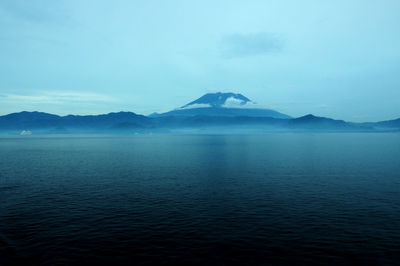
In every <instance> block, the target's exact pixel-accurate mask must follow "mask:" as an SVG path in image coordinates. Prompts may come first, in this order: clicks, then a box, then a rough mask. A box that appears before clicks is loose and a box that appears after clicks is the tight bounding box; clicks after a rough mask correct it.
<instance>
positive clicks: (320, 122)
mask: <svg viewBox="0 0 400 266" xmlns="http://www.w3.org/2000/svg"><path fill="white" fill-rule="evenodd" d="M288 125H289V127H291V128H302V129H351V128H359V127H358V126H357V125H353V124H351V123H347V122H345V121H343V120H334V119H331V118H326V117H318V116H314V115H312V114H309V115H305V116H302V117H299V118H295V119H291V120H290V121H289V123H288ZM365 129H366V127H365Z"/></svg>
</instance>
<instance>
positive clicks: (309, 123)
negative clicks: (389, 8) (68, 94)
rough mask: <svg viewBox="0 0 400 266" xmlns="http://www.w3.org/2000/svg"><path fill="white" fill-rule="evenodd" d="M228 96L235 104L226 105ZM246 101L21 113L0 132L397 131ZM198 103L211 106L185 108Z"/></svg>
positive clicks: (384, 124) (385, 124)
mask: <svg viewBox="0 0 400 266" xmlns="http://www.w3.org/2000/svg"><path fill="white" fill-rule="evenodd" d="M229 99H230V101H232V102H235V103H236V104H237V105H238V107H237V108H233V107H226V102H227V101H228V100H229ZM249 103H253V102H252V101H251V100H250V99H249V98H247V97H245V96H243V95H242V94H240V93H208V94H205V95H203V96H202V97H200V98H198V99H196V100H194V101H192V102H190V103H188V104H186V105H184V106H183V107H181V108H178V109H175V110H172V111H169V112H166V113H162V114H152V115H149V116H144V115H140V114H136V113H134V112H126V111H125V112H123V111H120V112H111V113H108V114H99V115H65V116H60V115H55V114H50V113H45V112H38V111H34V112H28V111H22V112H18V113H11V114H7V115H3V116H0V131H1V132H12V134H15V133H18V131H20V132H21V131H24V130H25V131H26V130H29V131H30V130H35V131H37V132H42V133H70V132H91V133H93V132H96V133H98V132H117V131H122V132H132V131H133V132H165V131H169V130H179V129H184V128H193V129H204V128H219V129H218V130H217V131H219V130H220V129H230V128H238V127H239V128H241V129H254V128H257V129H265V130H284V131H298V130H303V131H304V130H312V131H369V132H370V131H396V132H397V131H400V118H399V119H394V120H387V121H380V122H367V123H353V122H346V121H343V120H335V119H332V118H327V117H319V116H315V115H312V114H308V115H304V116H301V117H297V118H292V117H290V116H288V115H285V114H282V113H279V112H277V111H275V110H271V109H264V108H243V106H246V105H247V104H249ZM201 104H208V105H209V106H210V107H204V106H202V107H195V108H186V107H188V106H193V105H195V106H196V105H201ZM185 106H186V107H185Z"/></svg>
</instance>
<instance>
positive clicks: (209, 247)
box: [0, 133, 400, 265]
mask: <svg viewBox="0 0 400 266" xmlns="http://www.w3.org/2000/svg"><path fill="white" fill-rule="evenodd" d="M19 263H23V264H25V265H89V264H110V265H119V264H122V265H232V264H234V263H236V264H237V263H238V264H242V265H265V264H268V265H285V264H289V265H313V264H326V265H339V264H340V265H343V264H347V265H356V264H361V265H395V264H399V263H400V134H395V133H380V134H376V133H343V134H334V133H325V134H313V133H307V134H302V133H298V134H289V133H287V134H285V133H281V134H265V135H253V136H247V135H235V136H233V135H230V136H228V135H199V136H194V135H132V136H127V135H125V136H94V135H93V136H88V135H86V136H85V135H83V136H77V135H75V136H73V135H71V136H67V135H65V136H61V135H58V136H57V135H55V136H34V135H32V136H15V137H12V136H2V137H0V265H9V264H10V265H16V264H19Z"/></svg>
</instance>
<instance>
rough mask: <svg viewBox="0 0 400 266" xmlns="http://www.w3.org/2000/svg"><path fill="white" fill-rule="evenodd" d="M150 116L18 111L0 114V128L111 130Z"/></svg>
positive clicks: (142, 121) (142, 123)
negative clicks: (59, 114) (63, 114)
mask: <svg viewBox="0 0 400 266" xmlns="http://www.w3.org/2000/svg"><path fill="white" fill-rule="evenodd" d="M150 120H151V119H150V118H148V117H146V116H143V115H137V114H135V113H132V112H119V113H109V114H102V115H68V116H58V115H53V114H48V113H42V112H26V111H24V112H20V113H13V114H9V115H5V116H0V130H26V129H42V130H45V129H48V130H52V132H54V131H65V130H66V129H81V130H82V129H83V130H84V129H86V130H88V129H91V130H94V129H102V130H112V129H114V128H118V127H119V126H121V125H123V124H125V126H121V128H124V127H125V128H126V124H129V125H130V126H129V128H132V126H133V125H135V126H136V127H143V126H146V125H148V124H149V123H150Z"/></svg>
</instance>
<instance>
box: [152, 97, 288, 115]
mask: <svg viewBox="0 0 400 266" xmlns="http://www.w3.org/2000/svg"><path fill="white" fill-rule="evenodd" d="M165 116H175V117H191V116H208V117H271V118H280V119H290V118H291V117H290V116H288V115H285V114H282V113H279V112H277V111H274V110H271V109H265V108H261V107H259V106H257V104H255V103H254V102H253V101H251V100H250V99H249V98H247V97H245V96H243V95H242V94H240V93H232V92H226V93H222V92H217V93H207V94H205V95H203V96H201V97H200V98H198V99H197V100H194V101H192V102H190V103H188V104H186V105H184V106H182V107H180V108H177V109H175V110H172V111H169V112H166V113H162V114H157V113H155V114H152V115H151V117H165Z"/></svg>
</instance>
